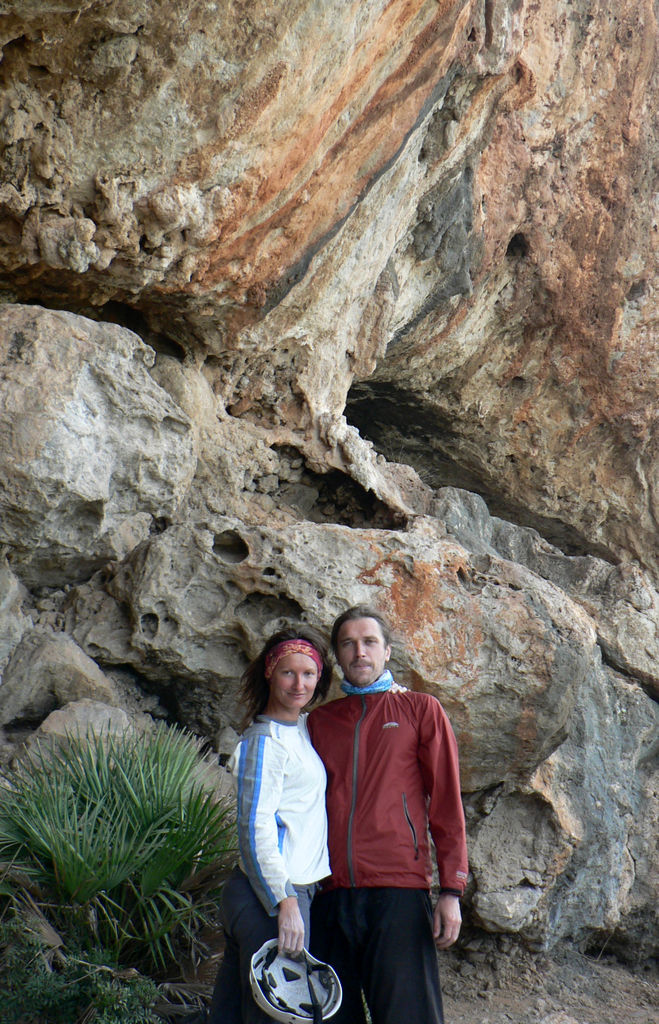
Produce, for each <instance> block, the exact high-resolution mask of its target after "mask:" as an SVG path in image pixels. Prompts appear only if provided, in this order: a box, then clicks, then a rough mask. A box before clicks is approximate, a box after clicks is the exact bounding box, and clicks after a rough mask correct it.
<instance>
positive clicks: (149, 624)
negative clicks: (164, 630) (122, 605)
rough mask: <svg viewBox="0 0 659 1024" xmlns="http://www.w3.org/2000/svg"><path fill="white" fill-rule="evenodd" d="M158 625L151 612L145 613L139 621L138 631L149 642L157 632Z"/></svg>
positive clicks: (155, 617) (156, 617) (155, 616)
mask: <svg viewBox="0 0 659 1024" xmlns="http://www.w3.org/2000/svg"><path fill="white" fill-rule="evenodd" d="M158 625H159V622H158V616H157V615H154V614H153V612H147V613H146V614H145V615H143V616H142V617H141V619H140V629H141V630H142V632H143V633H144V635H145V636H147V637H148V638H149V639H150V640H152V639H153V638H154V636H155V635H156V633H157V632H158Z"/></svg>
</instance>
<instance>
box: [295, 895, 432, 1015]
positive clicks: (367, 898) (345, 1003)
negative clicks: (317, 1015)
mask: <svg viewBox="0 0 659 1024" xmlns="http://www.w3.org/2000/svg"><path fill="white" fill-rule="evenodd" d="M311 952H312V953H313V955H314V956H316V957H318V959H319V960H324V961H325V962H326V963H330V964H331V965H332V967H333V968H334V970H335V971H336V973H337V974H338V975H339V978H340V980H341V986H342V988H343V1000H342V1002H341V1008H340V1010H339V1011H338V1012H337V1013H336V1014H335V1015H334V1016H333V1017H332V1024H365V1015H364V1009H363V1004H362V996H361V992H362V989H363V990H364V995H365V996H366V1002H367V1004H368V1008H369V1011H370V1013H371V1017H372V1020H373V1024H408V1022H412V1021H413V1022H414V1024H417V1022H418V1024H443V1021H444V1014H443V1010H442V993H441V989H440V987H439V970H438V967H437V951H436V948H435V941H434V938H433V934H432V906H431V903H430V896H429V894H428V893H427V892H426V891H425V889H391V888H378V889H376V888H374V889H365V888H361V889H333V890H332V891H330V892H327V893H322V894H320V895H318V896H316V898H315V900H314V902H313V904H312V907H311Z"/></svg>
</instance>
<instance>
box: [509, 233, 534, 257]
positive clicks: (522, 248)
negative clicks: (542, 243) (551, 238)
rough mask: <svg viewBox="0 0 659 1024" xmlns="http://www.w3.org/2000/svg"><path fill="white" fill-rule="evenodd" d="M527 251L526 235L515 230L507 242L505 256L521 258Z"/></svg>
mask: <svg viewBox="0 0 659 1024" xmlns="http://www.w3.org/2000/svg"><path fill="white" fill-rule="evenodd" d="M528 251H529V243H528V242H527V240H526V237H525V236H524V235H523V234H522V233H521V232H517V234H515V235H513V237H512V238H511V239H510V241H509V242H508V248H507V249H506V256H507V257H508V259H511V260H515V259H522V258H523V257H524V256H526V255H527V253H528Z"/></svg>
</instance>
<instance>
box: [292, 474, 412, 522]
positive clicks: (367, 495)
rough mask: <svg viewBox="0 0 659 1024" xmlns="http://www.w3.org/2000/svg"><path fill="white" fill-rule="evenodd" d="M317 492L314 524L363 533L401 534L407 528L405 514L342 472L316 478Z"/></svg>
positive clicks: (312, 518) (312, 509) (311, 510)
mask: <svg viewBox="0 0 659 1024" xmlns="http://www.w3.org/2000/svg"><path fill="white" fill-rule="evenodd" d="M316 488H317V490H318V499H317V501H316V502H315V504H314V506H313V507H312V508H311V509H310V511H309V515H308V518H309V519H310V520H311V521H312V522H316V523H338V525H339V526H349V527H351V528H352V529H362V530H401V529H404V527H405V526H406V524H407V517H406V516H405V515H404V514H403V513H401V512H398V511H396V510H395V509H392V508H390V507H389V505H387V504H386V503H385V502H383V501H381V500H380V498H378V497H377V495H375V494H373V492H372V491H367V490H366V489H365V488H364V487H362V485H361V484H359V483H358V482H357V481H356V480H353V479H352V477H349V476H347V475H346V474H345V473H342V472H340V471H339V470H331V471H330V472H329V473H327V474H325V476H322V477H316Z"/></svg>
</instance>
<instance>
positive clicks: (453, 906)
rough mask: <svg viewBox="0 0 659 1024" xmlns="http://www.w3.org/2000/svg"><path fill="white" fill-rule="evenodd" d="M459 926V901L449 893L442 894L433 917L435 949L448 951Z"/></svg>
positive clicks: (460, 917) (458, 932)
mask: <svg viewBox="0 0 659 1024" xmlns="http://www.w3.org/2000/svg"><path fill="white" fill-rule="evenodd" d="M461 924H462V914H461V913H460V900H459V899H458V897H457V896H453V894H452V893H450V892H445V893H442V895H441V896H440V897H439V899H438V900H437V906H436V907H435V913H434V915H433V929H432V933H433V935H434V936H435V943H436V945H437V949H448V947H449V946H452V945H453V943H454V942H455V940H456V939H457V937H458V935H459V934H460V925H461Z"/></svg>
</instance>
